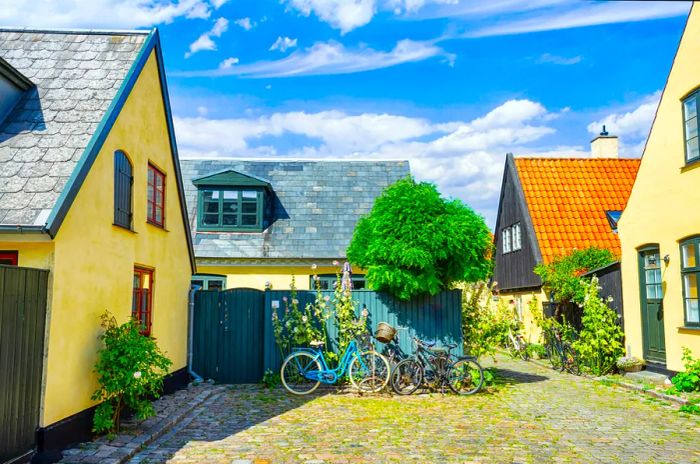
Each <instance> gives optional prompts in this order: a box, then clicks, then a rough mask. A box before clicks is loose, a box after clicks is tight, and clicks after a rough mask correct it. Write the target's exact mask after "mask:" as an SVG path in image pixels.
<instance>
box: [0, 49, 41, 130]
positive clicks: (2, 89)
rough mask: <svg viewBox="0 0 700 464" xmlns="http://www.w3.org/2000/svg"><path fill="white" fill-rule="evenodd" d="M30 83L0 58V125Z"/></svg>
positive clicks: (28, 87) (30, 85) (29, 86)
mask: <svg viewBox="0 0 700 464" xmlns="http://www.w3.org/2000/svg"><path fill="white" fill-rule="evenodd" d="M32 86H33V84H32V82H31V81H30V80H29V79H27V78H26V77H24V76H23V75H22V74H20V73H19V71H17V70H16V69H15V68H13V67H12V66H10V64H9V63H8V62H7V61H5V60H3V59H2V58H0V124H2V122H3V121H4V120H5V118H6V117H7V116H9V114H10V113H11V112H12V110H13V109H14V108H15V105H16V104H17V102H19V101H20V99H21V98H22V95H24V91H25V90H28V89H30V88H31V87H32Z"/></svg>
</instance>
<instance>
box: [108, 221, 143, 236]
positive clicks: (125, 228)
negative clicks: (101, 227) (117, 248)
mask: <svg viewBox="0 0 700 464" xmlns="http://www.w3.org/2000/svg"><path fill="white" fill-rule="evenodd" d="M112 227H116V228H117V229H119V230H123V231H124V232H131V233H132V234H138V232H136V231H135V230H134V229H131V228H129V227H124V226H122V225H119V224H114V223H112Z"/></svg>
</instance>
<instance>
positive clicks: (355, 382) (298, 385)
mask: <svg viewBox="0 0 700 464" xmlns="http://www.w3.org/2000/svg"><path fill="white" fill-rule="evenodd" d="M323 345H324V343H323V342H320V341H319V342H311V343H310V348H294V350H293V352H292V353H291V354H290V355H289V356H287V358H286V359H285V360H284V362H283V363H282V369H281V370H280V377H281V378H282V385H284V388H286V389H287V391H289V392H290V393H293V394H295V395H308V394H309V393H311V392H313V391H314V390H316V389H317V388H318V386H319V385H320V384H321V383H325V384H330V385H332V384H334V383H336V382H337V381H338V379H340V378H342V377H343V376H344V375H345V372H346V371H347V372H348V377H349V378H350V383H351V384H352V386H353V387H355V388H356V389H358V390H360V391H362V392H368V393H374V392H378V391H380V390H382V389H383V388H384V387H386V385H387V383H388V382H389V375H390V371H391V369H390V368H389V361H387V360H386V358H385V357H384V356H382V355H381V354H379V353H377V352H376V351H374V350H373V349H369V350H366V351H360V349H359V348H358V344H357V342H356V341H355V340H353V341H351V342H350V344H349V345H348V347H347V348H346V349H345V353H343V356H342V357H341V359H340V362H339V363H338V367H336V368H335V369H331V368H329V367H328V363H327V362H326V358H325V356H324V355H323V350H322V349H321V348H322V347H323Z"/></svg>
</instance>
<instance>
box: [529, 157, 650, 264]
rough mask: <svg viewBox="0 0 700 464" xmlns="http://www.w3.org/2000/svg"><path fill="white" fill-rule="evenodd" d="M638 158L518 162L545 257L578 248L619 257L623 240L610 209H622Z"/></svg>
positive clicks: (531, 214)
mask: <svg viewBox="0 0 700 464" xmlns="http://www.w3.org/2000/svg"><path fill="white" fill-rule="evenodd" d="M639 162H640V160H639V159H617V158H515V166H516V169H517V171H518V175H519V177H520V183H521V184H522V187H523V192H524V194H525V201H526V203H527V207H528V210H529V211H530V217H531V218H532V224H533V226H534V228H535V235H536V236H537V241H538V243H539V247H540V251H541V253H542V259H543V261H544V262H545V263H549V262H551V261H552V259H553V258H554V257H556V256H561V255H565V254H567V253H569V252H571V251H572V250H573V249H583V248H588V247H591V246H596V247H599V248H607V249H608V250H610V251H612V252H613V253H614V254H615V256H617V257H619V256H620V240H619V239H618V236H617V234H616V233H615V232H613V231H612V229H611V227H610V224H609V222H608V219H607V217H606V214H605V212H606V211H622V210H624V209H625V206H626V205H627V199H628V198H629V195H630V192H631V191H632V185H633V184H634V178H635V176H636V175H637V169H639Z"/></svg>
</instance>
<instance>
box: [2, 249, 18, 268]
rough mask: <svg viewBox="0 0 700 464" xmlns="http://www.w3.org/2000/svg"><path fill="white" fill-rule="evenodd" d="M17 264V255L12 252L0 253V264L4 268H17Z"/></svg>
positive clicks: (15, 252) (3, 251) (4, 251)
mask: <svg viewBox="0 0 700 464" xmlns="http://www.w3.org/2000/svg"><path fill="white" fill-rule="evenodd" d="M18 262H19V253H18V252H17V251H13V250H1V251H0V264H4V265H5V266H17V263H18Z"/></svg>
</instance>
